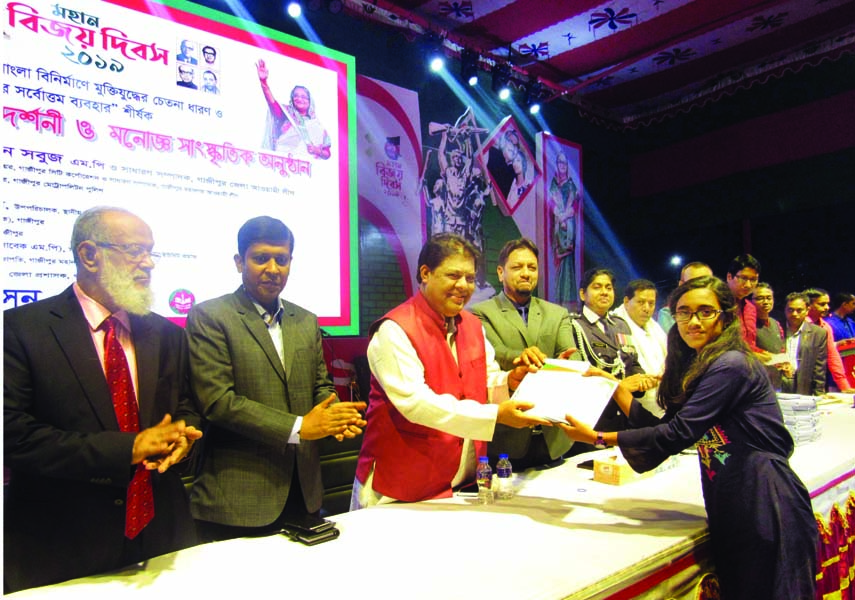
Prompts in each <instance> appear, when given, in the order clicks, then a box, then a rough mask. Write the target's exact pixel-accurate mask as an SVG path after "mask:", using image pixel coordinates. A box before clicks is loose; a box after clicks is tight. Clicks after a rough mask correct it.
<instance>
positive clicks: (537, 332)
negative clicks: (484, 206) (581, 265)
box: [470, 238, 581, 470]
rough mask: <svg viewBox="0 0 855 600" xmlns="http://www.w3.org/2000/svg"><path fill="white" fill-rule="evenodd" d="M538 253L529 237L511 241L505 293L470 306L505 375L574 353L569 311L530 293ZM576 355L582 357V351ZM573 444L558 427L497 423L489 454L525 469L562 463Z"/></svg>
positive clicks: (504, 265)
mask: <svg viewBox="0 0 855 600" xmlns="http://www.w3.org/2000/svg"><path fill="white" fill-rule="evenodd" d="M538 255H539V252H538V249H537V246H536V245H535V243H534V242H532V241H531V240H529V239H527V238H520V239H516V240H511V241H509V242H507V243H506V244H505V245H504V246H503V247H502V249H501V251H500V252H499V264H498V266H497V267H496V272H497V273H498V275H499V281H500V282H501V283H502V291H501V292H500V293H499V294H498V295H496V296H493V297H492V298H490V299H489V300H485V301H483V302H479V303H478V304H475V305H474V306H472V307H471V308H470V310H471V312H472V313H473V314H475V316H477V317H478V318H479V319H481V322H482V323H483V324H484V331H485V332H486V333H487V339H488V340H489V341H490V344H492V346H493V348H494V349H495V350H496V361H497V362H498V363H499V366H501V367H502V369H503V370H506V371H507V370H510V369H513V368H514V367H515V366H517V365H519V364H530V365H535V366H537V367H541V366H543V361H544V359H546V358H559V357H560V358H568V357H570V355H572V354H574V353H576V344H575V343H574V341H573V332H572V330H571V328H570V315H569V313H568V312H567V309H565V308H564V307H563V306H559V305H558V304H553V303H551V302H547V301H546V300H541V299H540V298H537V297H535V296H533V295H532V294H533V293H534V291H535V290H536V289H537V277H538ZM575 357H576V358H581V357H580V356H579V354H578V353H576V354H575ZM572 444H573V441H572V440H570V439H569V438H568V437H567V436H566V435H563V432H562V431H561V430H560V429H559V428H558V427H547V428H545V429H541V428H540V427H535V428H534V429H526V428H523V429H514V428H512V427H508V426H506V425H496V432H495V434H494V435H493V441H492V442H490V444H489V445H488V453H489V455H490V456H491V457H493V458H494V457H497V456H498V455H499V454H501V453H506V454H508V456H509V457H510V459H511V460H512V461H513V463H514V466H515V468H517V469H519V470H522V469H525V468H528V467H533V466H538V465H543V464H546V463H550V462H552V461H555V460H558V459H559V458H561V456H562V455H563V454H564V453H565V452H567V450H569V449H570V446H571V445H572Z"/></svg>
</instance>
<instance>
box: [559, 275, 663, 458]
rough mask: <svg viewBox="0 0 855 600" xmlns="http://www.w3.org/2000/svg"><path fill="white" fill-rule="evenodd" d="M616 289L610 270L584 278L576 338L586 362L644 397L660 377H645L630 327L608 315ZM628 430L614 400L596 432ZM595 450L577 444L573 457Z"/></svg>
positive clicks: (574, 322)
mask: <svg viewBox="0 0 855 600" xmlns="http://www.w3.org/2000/svg"><path fill="white" fill-rule="evenodd" d="M614 286H615V275H614V273H612V271H610V270H609V269H590V270H588V271H586V272H585V274H584V275H582V281H581V287H580V288H579V299H580V300H581V301H582V302H583V303H584V306H583V307H582V314H577V315H571V317H572V321H571V324H572V327H573V337H574V338H575V341H576V347H577V348H578V349H579V352H580V353H581V354H582V358H583V359H584V360H587V361H588V362H589V363H591V365H592V366H594V367H597V368H598V369H602V370H603V371H606V372H607V373H611V374H612V375H614V376H615V377H617V378H618V379H627V380H628V382H629V383H630V384H631V389H632V390H633V394H634V395H637V396H639V397H641V396H642V395H643V392H645V391H647V390H648V389H652V388H653V387H655V386H656V385H657V384H658V377H655V376H653V375H645V374H644V369H642V368H641V365H640V364H639V362H638V353H637V352H636V350H635V347H634V345H633V341H632V332H631V331H630V328H629V325H627V323H626V321H624V320H623V319H622V318H620V317H618V316H616V315H611V314H609V309H611V307H612V305H613V304H614V301H615V287H614ZM626 428H627V418H626V415H624V414H623V413H622V412H621V410H620V409H619V408H618V405H617V403H615V401H614V400H609V403H608V404H607V405H606V408H605V409H604V410H603V413H602V415H600V419H599V420H598V421H597V423H596V425H595V426H594V429H596V430H597V431H622V430H624V429H626ZM592 449H593V447H592V446H590V445H588V444H580V443H578V442H577V443H576V444H574V445H573V447H572V448H571V449H570V454H579V453H580V452H587V451H590V450H592Z"/></svg>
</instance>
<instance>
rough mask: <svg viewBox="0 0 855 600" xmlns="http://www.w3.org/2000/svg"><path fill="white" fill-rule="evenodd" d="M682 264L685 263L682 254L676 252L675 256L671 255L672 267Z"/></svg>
mask: <svg viewBox="0 0 855 600" xmlns="http://www.w3.org/2000/svg"><path fill="white" fill-rule="evenodd" d="M682 264H683V257H682V256H680V255H679V254H675V255H674V256H672V257H671V266H672V267H679V266H680V265H682Z"/></svg>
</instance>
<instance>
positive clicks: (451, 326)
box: [445, 317, 457, 338]
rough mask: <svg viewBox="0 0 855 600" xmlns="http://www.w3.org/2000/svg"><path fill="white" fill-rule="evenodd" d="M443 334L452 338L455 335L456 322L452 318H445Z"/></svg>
mask: <svg viewBox="0 0 855 600" xmlns="http://www.w3.org/2000/svg"><path fill="white" fill-rule="evenodd" d="M445 333H446V334H447V335H450V336H451V337H452V338H454V336H455V335H457V322H456V321H455V320H454V317H445Z"/></svg>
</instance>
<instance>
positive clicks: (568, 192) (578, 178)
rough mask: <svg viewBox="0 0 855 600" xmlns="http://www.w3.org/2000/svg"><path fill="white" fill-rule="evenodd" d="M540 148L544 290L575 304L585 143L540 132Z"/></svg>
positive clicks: (558, 299) (579, 267)
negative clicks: (583, 148) (581, 143)
mask: <svg viewBox="0 0 855 600" xmlns="http://www.w3.org/2000/svg"><path fill="white" fill-rule="evenodd" d="M536 151H537V156H538V160H539V162H540V166H541V169H542V171H543V174H544V177H543V184H542V185H543V189H542V198H543V207H542V211H543V212H542V214H543V221H542V222H543V239H542V240H539V242H540V245H541V249H542V252H543V258H544V259H543V260H542V261H541V270H542V271H543V274H544V277H543V281H544V288H545V289H544V293H545V295H546V298H547V299H548V300H550V301H551V302H555V303H557V304H561V305H563V306H567V307H568V308H575V307H576V305H577V295H578V290H579V277H580V275H581V272H582V251H583V238H584V236H583V233H584V231H583V227H582V224H583V220H582V209H583V207H584V202H583V198H584V194H583V187H582V147H581V146H580V145H579V144H576V143H574V142H570V141H567V140H564V139H561V138H559V137H557V136H555V135H552V134H550V133H545V132H543V133H538V134H537V137H536Z"/></svg>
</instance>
